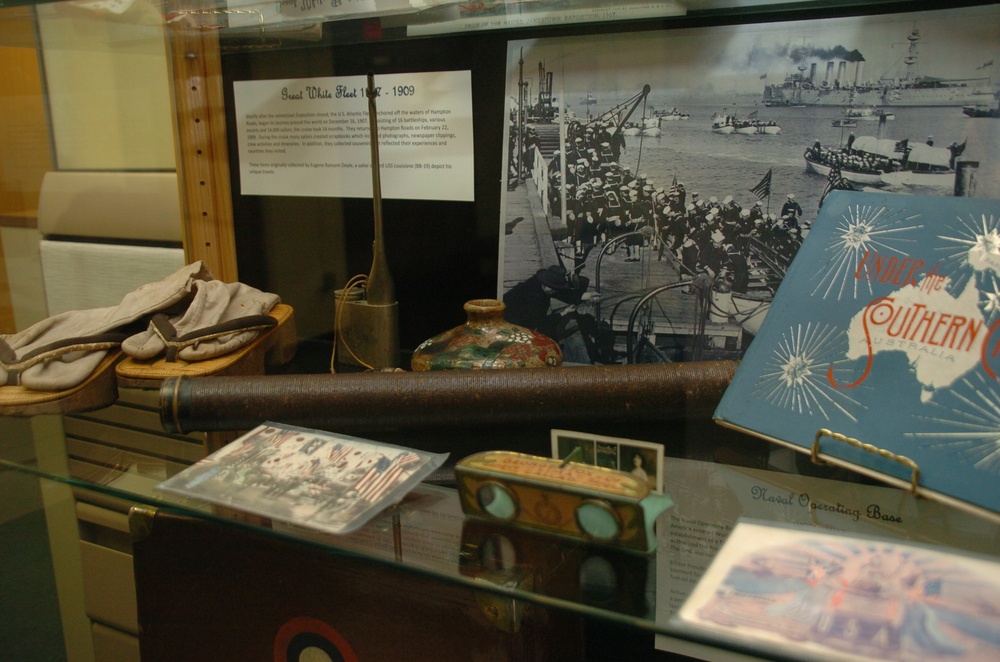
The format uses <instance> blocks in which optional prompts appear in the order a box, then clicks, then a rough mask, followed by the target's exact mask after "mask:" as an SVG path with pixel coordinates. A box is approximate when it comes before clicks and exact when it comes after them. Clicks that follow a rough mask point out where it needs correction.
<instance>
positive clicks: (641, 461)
mask: <svg viewBox="0 0 1000 662" xmlns="http://www.w3.org/2000/svg"><path fill="white" fill-rule="evenodd" d="M551 436H552V457H554V458H556V459H557V460H569V461H571V462H579V463H581V464H592V465H594V466H598V467H605V468H607V469H615V470H616V471H624V472H625V473H628V474H631V475H633V476H635V477H636V478H638V479H639V480H641V481H643V482H644V483H645V484H646V485H648V486H649V489H651V490H652V491H654V492H656V493H658V494H662V493H663V456H664V449H663V445H662V444H654V443H651V442H648V441H639V440H636V439H622V438H619V437H606V436H603V435H597V434H589V433H586V432H573V431H571V430H552V432H551Z"/></svg>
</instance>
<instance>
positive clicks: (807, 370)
mask: <svg viewBox="0 0 1000 662" xmlns="http://www.w3.org/2000/svg"><path fill="white" fill-rule="evenodd" d="M998 226H1000V201H996V200H986V199H977V198H964V197H928V196H919V197H918V196H910V195H893V194H882V193H863V192H855V191H837V192H834V193H832V194H831V195H830V196H829V197H828V198H827V199H826V201H825V202H824V204H823V208H822V209H821V211H820V214H819V216H818V217H817V219H816V222H815V223H814V225H813V227H812V228H811V229H810V231H809V234H808V236H807V237H806V239H805V241H804V242H803V245H802V248H801V249H800V251H799V253H798V255H797V256H796V258H795V260H794V261H793V263H792V265H791V267H790V268H789V270H788V273H787V274H786V276H785V279H784V281H783V282H782V284H781V286H780V287H779V289H778V292H777V294H776V295H775V298H774V302H773V303H772V305H771V309H770V311H769V312H768V315H767V318H766V320H765V321H764V324H763V325H762V327H761V329H760V332H759V333H758V335H757V337H756V338H754V340H753V343H752V344H751V346H750V348H749V350H748V351H747V353H746V355H745V356H744V358H743V361H742V363H741V365H740V366H739V368H738V369H737V372H736V375H735V377H734V379H733V382H732V384H731V385H730V386H729V388H728V389H727V390H726V393H725V395H724V396H723V398H722V401H721V402H720V404H719V407H718V409H717V410H716V412H715V419H716V421H717V422H719V423H720V424H722V425H726V426H729V427H734V428H737V429H740V430H743V431H746V432H749V433H752V434H755V435H758V436H761V437H764V438H767V439H770V440H772V441H775V442H779V443H783V444H786V445H789V446H792V447H793V448H796V449H797V450H801V451H804V452H812V450H813V447H814V444H817V443H818V444H819V446H818V453H819V456H820V457H821V458H822V459H824V460H827V461H831V462H832V463H834V464H842V465H845V466H849V467H851V468H853V469H855V470H857V471H859V472H861V473H866V474H869V475H872V476H876V477H879V478H883V479H886V480H888V481H889V482H892V483H894V484H898V485H900V486H906V485H907V484H910V483H911V481H912V480H913V479H914V478H915V479H916V480H917V481H918V483H919V489H920V491H921V493H923V494H925V495H926V496H931V497H935V498H938V499H940V500H943V501H946V502H948V503H951V504H953V505H957V506H963V507H968V508H971V509H973V510H976V511H977V512H979V513H980V514H984V515H987V516H989V517H997V513H1000V489H998V488H997V485H998V484H1000V483H998V479H1000V381H998V379H997V375H998V373H1000V333H998V331H997V327H998V326H1000V227H998ZM821 430H824V431H829V432H831V433H833V434H826V433H824V434H822V435H819V436H817V433H819V432H820V431H821ZM837 435H843V436H844V437H847V438H850V439H853V440H857V441H860V442H863V443H864V444H869V445H871V446H874V447H877V448H878V449H882V450H884V451H888V453H877V452H873V449H872V448H863V447H860V446H859V445H857V444H851V443H850V442H847V443H844V442H845V441H846V440H845V439H843V438H839V437H838V436H837ZM914 467H917V468H918V470H917V471H915V470H914Z"/></svg>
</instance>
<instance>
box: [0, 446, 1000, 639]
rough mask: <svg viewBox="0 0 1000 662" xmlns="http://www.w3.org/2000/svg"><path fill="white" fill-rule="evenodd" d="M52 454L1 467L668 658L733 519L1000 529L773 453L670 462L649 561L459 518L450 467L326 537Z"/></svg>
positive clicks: (945, 534)
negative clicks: (416, 579) (500, 604)
mask: <svg viewBox="0 0 1000 662" xmlns="http://www.w3.org/2000/svg"><path fill="white" fill-rule="evenodd" d="M744 441H746V442H747V443H751V442H752V440H750V439H745V440H744ZM52 444H57V442H56V441H54V440H50V439H46V440H43V441H42V442H41V444H40V445H39V447H38V450H39V456H40V457H39V461H40V463H41V464H42V465H45V464H48V465H49V469H48V470H42V469H39V468H38V467H37V466H32V465H31V464H28V463H25V462H23V461H18V459H17V458H14V457H6V456H5V457H3V458H2V459H0V468H2V469H6V470H9V471H11V472H15V473H17V474H20V475H27V476H34V477H37V478H39V479H41V481H42V483H43V485H44V484H59V485H64V486H68V487H69V488H72V490H73V492H74V494H75V495H76V498H77V500H78V501H83V502H93V503H98V504H100V503H117V504H118V506H117V508H118V509H119V510H121V509H122V508H123V505H122V504H125V505H130V504H131V505H137V504H141V505H145V506H151V507H153V508H160V509H164V510H166V511H170V512H175V513H178V514H181V515H186V516H189V517H193V518H196V519H200V520H203V521H208V522H212V523H216V524H219V525H220V526H224V527H240V528H242V529H244V530H248V531H252V532H254V533H256V534H259V535H263V536H266V537H269V538H274V539H276V540H284V541H289V542H293V543H295V545H292V546H291V547H290V553H293V551H292V550H294V549H295V546H296V545H306V546H309V547H311V548H314V549H318V550H322V551H323V552H325V553H329V555H330V558H331V563H335V562H336V561H335V559H336V557H338V556H342V555H347V556H351V557H353V558H361V559H364V560H365V561H367V562H370V563H372V564H374V565H375V566H386V567H395V568H400V569H403V570H404V571H406V572H408V573H413V574H414V575H416V576H420V577H424V578H427V579H430V580H431V581H434V582H446V583H449V584H453V585H460V586H466V587H469V588H474V589H476V590H478V591H485V592H487V593H493V594H496V595H498V596H503V597H506V598H514V599H517V600H523V601H525V603H530V604H536V605H540V606H542V607H547V608H555V609H559V610H566V611H570V612H572V613H575V614H579V615H581V616H584V617H587V618H589V619H592V620H595V621H596V622H606V623H610V624H617V625H619V626H625V627H628V628H636V629H638V630H640V631H644V632H652V633H657V634H660V635H665V636H666V637H668V638H669V639H668V640H669V641H671V642H673V644H671V645H669V646H668V648H669V647H673V648H674V649H676V647H677V646H682V647H683V646H685V645H694V646H698V645H700V644H702V643H704V642H701V641H699V640H698V639H697V637H692V635H691V634H690V633H687V632H684V631H683V630H680V629H678V627H677V626H676V625H675V624H673V623H671V621H670V616H671V615H672V613H673V612H674V611H676V609H678V608H679V606H680V604H681V603H682V602H683V600H684V599H685V598H686V597H687V595H688V594H689V593H690V592H691V591H692V590H693V588H694V585H695V584H696V583H697V581H698V579H700V577H701V573H702V572H703V571H704V570H705V568H706V567H707V565H708V564H709V562H710V561H711V559H712V557H713V556H714V553H715V551H717V549H718V547H719V546H720V545H721V544H722V542H723V540H724V539H725V536H726V534H727V533H728V531H729V530H730V529H731V528H732V526H733V525H734V524H735V523H736V521H737V520H738V519H740V518H743V517H748V518H751V519H756V520H761V519H764V520H769V521H771V522H772V523H776V524H778V523H780V524H788V523H792V524H796V523H797V524H802V525H819V526H829V527H832V528H836V529H841V530H847V531H853V532H857V533H864V534H868V535H872V534H874V535H878V536H880V537H883V538H886V539H890V540H900V541H904V540H909V541H911V542H919V543H923V544H932V545H939V546H942V547H945V548H953V549H961V550H965V551H969V552H974V553H978V554H990V555H996V554H997V550H1000V527H997V526H996V525H995V524H993V523H989V522H985V521H982V520H979V519H977V518H975V517H972V516H971V515H968V514H966V513H964V512H959V511H955V510H952V509H949V508H947V507H945V506H943V505H940V504H936V503H933V502H929V501H926V500H924V499H914V498H913V497H911V496H910V495H909V494H908V493H907V492H905V491H902V490H897V489H894V488H890V487H885V486H883V485H880V484H872V483H869V482H865V481H861V480H860V479H858V478H856V477H853V476H850V475H845V474H843V473H841V472H836V471H831V470H827V469H824V468H822V467H815V466H812V465H809V464H808V463H805V464H803V463H802V462H800V461H799V460H800V458H802V457H805V456H801V455H798V454H796V455H789V454H787V453H786V452H783V451H781V450H777V449H772V450H770V451H769V452H767V453H766V459H765V461H764V462H763V463H762V464H759V468H752V467H748V466H742V467H741V466H735V465H731V464H722V463H718V462H716V461H714V460H713V458H704V459H701V460H698V459H690V458H686V459H685V458H679V457H674V458H671V457H668V458H667V460H666V462H667V469H666V471H665V473H666V476H665V478H666V492H667V493H668V494H670V496H671V497H672V499H673V500H674V502H675V505H674V506H673V507H672V508H671V509H669V510H668V511H667V512H666V513H664V514H663V515H661V517H660V518H659V520H658V522H657V526H658V529H659V532H658V547H657V549H656V550H655V552H653V553H651V554H643V553H637V552H634V551H629V550H623V549H618V548H615V547H612V546H603V545H590V544H586V543H581V542H579V541H573V540H569V539H563V538H560V537H557V536H551V535H547V534H543V533H539V532H535V531H531V530H525V529H519V528H517V527H509V526H505V525H502V524H497V523H494V522H489V521H484V520H479V519H475V518H470V517H466V516H464V515H463V513H462V511H461V508H460V506H459V503H458V498H457V493H456V492H455V490H454V488H453V487H452V486H449V485H447V483H449V482H450V481H451V479H452V475H451V469H450V468H445V469H443V470H441V471H439V472H438V473H437V474H435V475H434V476H432V478H431V479H430V480H431V481H433V482H428V483H425V484H422V485H421V486H419V487H417V488H416V489H414V490H413V491H412V492H411V493H410V494H409V495H408V496H407V498H405V499H404V500H403V502H402V503H400V504H398V505H396V506H393V507H390V508H388V509H387V510H386V511H384V512H383V513H381V514H380V515H378V516H377V517H376V518H375V519H374V520H373V521H371V522H370V523H368V524H367V525H365V526H364V527H363V528H362V529H360V530H359V531H357V532H355V533H353V534H349V535H343V536H336V535H330V534H325V533H322V532H319V531H315V530H311V529H308V528H304V527H299V526H292V525H287V524H283V523H281V522H275V521H271V520H268V519H265V518H261V517H259V516H255V515H253V514H248V513H241V512H237V511H232V510H228V509H226V508H220V507H215V506H211V505H209V504H205V503H202V502H199V501H196V500H193V499H187V498H181V497H176V496H173V495H167V494H164V493H161V492H158V491H157V490H156V489H155V488H156V485H157V484H158V483H159V482H161V481H162V480H164V479H165V478H166V477H167V474H168V472H170V471H176V470H177V467H176V466H175V467H171V466H170V465H169V463H167V462H157V461H156V460H155V459H151V458H149V457H146V458H143V459H141V460H139V459H132V458H130V454H129V453H128V452H127V451H125V450H121V452H120V454H119V455H118V457H117V459H116V460H115V461H113V462H109V464H108V466H107V467H106V469H105V471H104V472H103V475H91V476H90V479H89V480H84V479H81V478H79V477H74V476H73V475H71V473H70V469H69V466H68V465H64V466H63V468H62V470H59V469H57V468H55V467H57V466H58V465H59V460H58V459H55V460H54V459H53V458H58V457H60V456H61V454H62V453H63V452H64V451H62V449H59V448H56V447H54V446H53V445H52ZM5 450H6V449H5ZM731 450H732V451H734V452H735V453H738V452H739V451H740V449H738V448H737V449H731ZM694 455H697V452H696V453H694ZM716 455H717V456H721V455H723V453H720V452H717V453H716ZM46 456H52V457H48V458H47V457H46ZM730 457H735V455H731V456H730ZM451 459H452V460H457V459H459V458H458V457H453V458H451ZM434 483H440V484H434ZM43 489H44V488H43ZM872 504H876V505H877V506H879V507H881V508H882V511H883V512H887V513H889V512H891V513H892V514H893V515H894V516H897V517H899V519H900V520H902V522H903V523H902V524H899V523H891V522H890V523H886V522H883V521H877V520H874V519H872V518H871V517H870V513H869V514H867V515H866V513H865V508H866V507H868V508H871V505H872ZM527 578H530V581H528V580H527ZM679 642H680V643H679ZM692 642H693V643H692ZM713 645H714V646H718V645H719V644H718V643H717V642H716V643H714V644H713ZM734 650H738V648H734Z"/></svg>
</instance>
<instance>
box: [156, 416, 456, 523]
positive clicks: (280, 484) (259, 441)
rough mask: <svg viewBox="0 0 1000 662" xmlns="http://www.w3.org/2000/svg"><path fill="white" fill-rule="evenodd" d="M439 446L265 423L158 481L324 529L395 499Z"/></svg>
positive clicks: (425, 469)
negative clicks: (406, 444) (423, 447)
mask: <svg viewBox="0 0 1000 662" xmlns="http://www.w3.org/2000/svg"><path fill="white" fill-rule="evenodd" d="M446 458H447V454H435V453H425V452H422V451H417V450H413V449H409V448H403V447H401V446H394V445H391V444H382V443H376V442H373V441H368V440H365V439H358V438H356V437H350V436H346V435H338V434H331V433H329V432H322V431H320V430H310V429H306V428H298V427H293V426H286V425H280V424H276V423H265V424H263V425H261V426H259V427H257V428H255V429H254V430H251V431H250V432H248V433H247V434H245V435H243V436H242V437H240V438H239V439H237V440H236V441H233V442H232V443H230V444H228V445H227V446H225V447H224V448H222V449H220V450H219V451H216V452H215V453H213V454H211V455H209V456H208V457H206V458H205V459H203V460H201V461H200V462H198V463H196V464H194V465H192V466H190V467H188V468H187V469H185V470H184V471H182V472H180V473H179V474H177V475H176V476H173V477H172V478H169V479H167V480H166V481H164V482H162V483H160V484H159V485H158V486H157V489H159V490H162V491H163V492H166V493H171V494H176V495H180V496H183V497H188V498H193V499H197V500H201V501H207V502H210V503H213V504H218V505H222V506H227V507H229V508H234V509H236V510H242V511H245V512H249V513H254V514H257V515H263V516H265V517H270V518H272V519H275V520H279V521H282V522H288V523H291V524H297V525H299V526H304V527H311V528H315V529H319V530H322V531H326V532H329V533H347V532H350V531H353V530H355V529H357V528H358V527H360V526H362V525H363V524H364V523H365V522H367V521H368V520H370V519H371V518H372V517H374V516H375V515H376V514H378V513H379V512H380V511H382V510H384V509H385V508H386V507H387V506H390V505H392V504H394V503H397V502H398V501H399V500H400V499H402V498H403V497H404V496H405V495H406V493H407V492H409V491H410V490H411V489H412V488H413V487H415V486H416V485H417V484H418V483H419V482H420V481H421V480H423V479H424V478H425V477H426V476H427V475H428V474H430V473H431V472H432V471H434V470H435V469H437V468H438V467H439V466H441V464H442V463H443V462H444V461H445V459H446Z"/></svg>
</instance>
